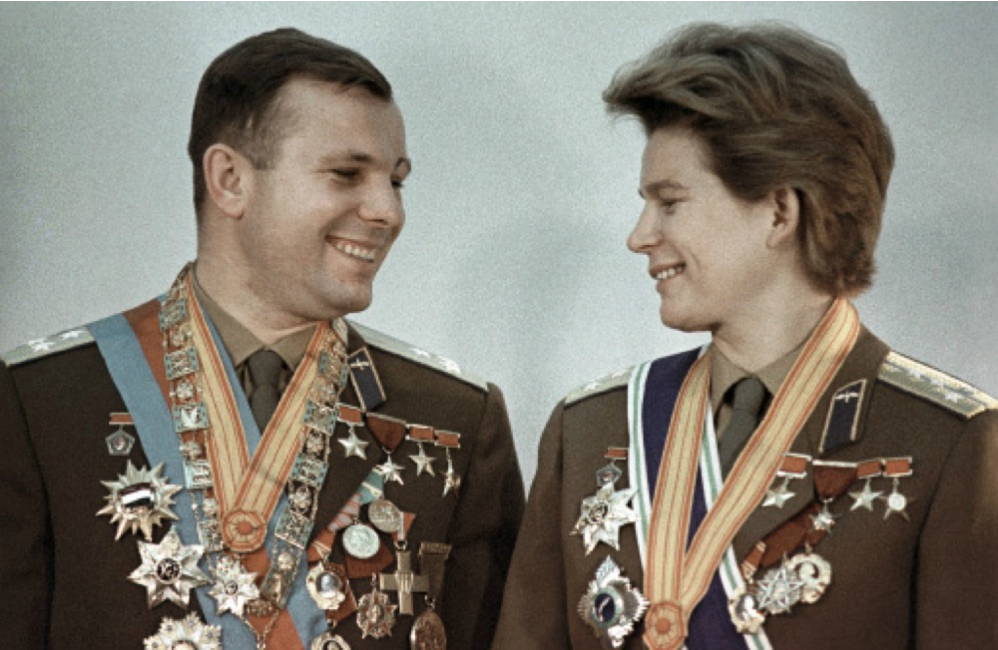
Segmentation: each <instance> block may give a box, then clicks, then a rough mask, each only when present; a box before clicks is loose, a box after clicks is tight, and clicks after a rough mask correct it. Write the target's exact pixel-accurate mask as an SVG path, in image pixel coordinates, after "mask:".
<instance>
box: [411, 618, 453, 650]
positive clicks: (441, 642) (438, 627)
mask: <svg viewBox="0 0 998 650" xmlns="http://www.w3.org/2000/svg"><path fill="white" fill-rule="evenodd" d="M409 644H410V647H411V648H412V650H446V648H447V631H446V630H445V629H444V622H443V621H442V620H441V619H440V616H438V615H437V613H436V612H435V611H433V610H432V609H428V610H426V611H425V612H423V613H422V614H420V615H419V616H418V617H417V618H416V621H415V622H414V623H413V624H412V631H411V632H410V633H409Z"/></svg>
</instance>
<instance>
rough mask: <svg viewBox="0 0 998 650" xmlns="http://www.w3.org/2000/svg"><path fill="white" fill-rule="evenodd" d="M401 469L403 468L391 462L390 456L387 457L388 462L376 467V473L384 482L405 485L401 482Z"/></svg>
mask: <svg viewBox="0 0 998 650" xmlns="http://www.w3.org/2000/svg"><path fill="white" fill-rule="evenodd" d="M403 469H405V468H403V467H402V466H401V465H399V464H398V463H396V462H395V461H394V460H392V457H391V454H389V455H388V460H386V461H385V462H384V463H382V464H381V465H378V467H377V470H378V473H379V474H381V475H382V476H383V477H385V480H386V481H395V482H396V483H398V484H399V485H405V484H404V483H403V482H402V474H401V472H402V470H403Z"/></svg>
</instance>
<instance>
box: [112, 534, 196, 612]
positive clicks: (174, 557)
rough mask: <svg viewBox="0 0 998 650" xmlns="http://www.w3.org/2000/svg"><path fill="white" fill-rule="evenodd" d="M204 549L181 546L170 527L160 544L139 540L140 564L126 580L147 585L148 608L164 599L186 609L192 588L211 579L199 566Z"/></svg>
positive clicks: (194, 545)
mask: <svg viewBox="0 0 998 650" xmlns="http://www.w3.org/2000/svg"><path fill="white" fill-rule="evenodd" d="M203 554H204V548H203V547H202V546H200V545H198V544H191V545H190V546H184V545H183V544H181V543H180V536H179V535H177V531H175V530H172V529H171V530H170V532H169V533H167V534H166V537H164V538H163V541H162V542H160V543H159V544H153V543H152V542H143V541H139V555H140V556H141V557H142V564H141V565H140V566H139V568H137V569H135V570H134V571H132V573H131V574H130V575H129V576H128V579H129V580H131V581H132V582H134V583H136V584H139V585H142V586H143V587H145V588H146V603H147V604H148V605H149V609H152V608H153V607H155V606H157V605H159V604H160V603H162V602H163V601H164V600H169V601H170V602H172V603H176V604H177V605H180V606H181V607H183V608H184V609H187V603H188V602H189V601H190V597H191V589H193V588H194V587H198V586H200V585H204V584H208V583H209V582H210V580H209V578H208V576H207V575H206V574H205V573H204V571H202V570H201V569H199V568H198V561H199V560H200V559H201V556H202V555H203Z"/></svg>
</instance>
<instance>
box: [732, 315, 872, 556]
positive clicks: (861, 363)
mask: <svg viewBox="0 0 998 650" xmlns="http://www.w3.org/2000/svg"><path fill="white" fill-rule="evenodd" d="M889 351H890V349H889V348H888V347H887V345H886V344H885V343H883V342H882V341H881V340H880V339H878V338H877V337H875V336H874V335H873V334H871V333H870V332H869V331H868V330H867V329H866V327H862V329H861V330H860V334H859V338H858V339H857V340H856V345H855V346H854V347H853V350H852V352H850V353H849V356H848V357H847V358H846V360H845V363H843V364H842V367H841V368H840V369H839V372H838V374H836V375H835V379H833V380H832V383H831V385H830V386H829V388H828V390H827V391H826V392H825V394H824V395H822V397H821V399H820V400H819V401H818V404H817V406H815V409H814V412H813V413H811V416H810V417H809V418H808V419H807V422H805V423H804V427H803V428H802V429H801V432H800V433H799V434H798V435H797V437H796V438H795V439H794V442H793V444H792V445H791V447H790V451H791V452H792V453H797V454H807V455H808V456H810V457H811V458H812V459H834V458H836V457H841V456H843V455H847V454H848V450H849V449H851V448H852V447H853V445H855V444H857V443H858V442H860V441H861V440H862V439H863V435H864V433H865V428H866V419H867V415H868V413H869V404H870V397H871V393H872V390H873V386H874V384H875V383H876V381H877V374H878V372H879V370H880V365H881V363H882V362H883V360H884V357H886V356H887V353H888V352H889ZM862 381H865V384H864V385H863V388H862V397H861V400H860V402H859V409H858V411H856V412H855V414H854V417H853V416H852V415H850V422H854V423H855V433H854V435H852V436H851V437H849V438H845V437H842V436H839V437H838V439H837V440H835V437H834V436H826V435H825V434H826V427H828V424H829V409H830V408H831V407H832V404H833V398H834V397H835V395H836V394H839V391H842V390H844V389H846V387H850V388H849V390H850V391H851V390H853V388H852V387H854V386H855V385H856V382H862ZM823 443H824V444H823ZM829 447H833V448H829ZM782 480H783V479H774V482H773V485H774V486H777V485H779V483H780V482H782ZM789 488H790V491H791V492H793V493H794V497H793V498H791V499H790V500H788V501H787V502H786V503H785V504H784V505H783V508H775V507H768V508H763V507H761V506H760V507H758V508H756V509H755V511H754V512H753V513H752V514H751V515H750V516H749V518H748V519H747V520H746V522H745V524H744V525H743V526H742V528H741V529H740V530H739V532H738V535H737V536H736V537H735V540H734V547H735V553H736V555H737V557H738V558H743V557H745V555H746V554H747V553H748V551H749V550H750V549H751V547H752V546H753V545H754V544H755V543H756V542H757V541H759V540H761V539H762V538H764V537H765V536H766V535H767V534H768V533H769V532H770V531H772V530H773V529H774V528H776V527H777V526H779V525H780V524H782V523H783V522H785V521H787V520H788V519H791V518H792V517H794V516H796V515H797V514H799V513H800V511H801V510H803V509H804V508H805V507H806V506H807V505H808V504H810V503H811V502H812V501H813V500H814V499H815V490H814V477H813V474H812V468H811V467H810V466H809V467H808V475H807V476H805V477H804V478H802V479H794V480H791V481H790V486H789Z"/></svg>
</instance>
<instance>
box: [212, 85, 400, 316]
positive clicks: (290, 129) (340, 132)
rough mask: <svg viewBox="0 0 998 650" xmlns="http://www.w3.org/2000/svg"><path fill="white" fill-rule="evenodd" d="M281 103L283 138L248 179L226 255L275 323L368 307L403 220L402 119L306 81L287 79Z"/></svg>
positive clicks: (389, 106)
mask: <svg viewBox="0 0 998 650" xmlns="http://www.w3.org/2000/svg"><path fill="white" fill-rule="evenodd" d="M277 101H278V102H279V106H280V108H279V111H280V113H281V115H280V116H279V117H278V119H280V120H283V121H284V122H283V123H282V126H281V128H280V131H281V133H283V137H282V139H281V141H280V143H279V144H278V146H277V147H276V151H275V153H274V159H273V160H272V161H271V164H270V165H269V167H268V168H267V169H263V170H258V169H254V170H252V171H251V172H250V174H249V176H248V183H249V185H248V198H247V203H246V210H245V212H244V214H243V216H242V219H241V222H240V224H239V228H238V233H239V234H238V237H237V240H238V241H237V244H236V246H237V247H238V249H239V250H238V251H232V254H231V257H232V259H233V260H235V261H236V262H237V263H241V264H242V265H243V266H244V267H245V268H244V269H243V273H242V276H243V277H244V278H246V279H247V283H248V286H246V287H244V288H245V289H246V290H247V291H248V292H249V293H250V294H251V296H252V297H253V298H254V299H255V300H256V302H257V303H258V308H259V309H269V310H273V311H272V314H271V315H270V316H271V317H272V318H274V319H275V320H276V319H283V320H288V319H290V320H291V321H315V320H326V319H330V318H334V317H337V316H341V315H344V314H348V313H351V312H357V311H361V310H364V309H366V308H367V307H368V306H369V305H370V304H371V294H372V286H371V285H372V283H373V281H374V276H375V274H376V273H377V272H378V269H379V268H380V267H381V264H382V262H384V260H385V257H386V256H387V255H388V250H389V249H390V248H391V245H392V243H393V242H394V241H395V238H396V237H397V236H398V234H399V232H400V231H401V230H402V225H403V222H404V220H405V216H404V212H403V209H402V196H401V186H402V181H403V180H404V179H405V177H406V176H407V175H408V173H409V169H410V163H409V160H408V158H407V157H406V149H405V130H404V127H403V124H402V115H401V113H400V112H399V109H398V107H397V106H396V105H395V104H394V103H391V102H386V101H385V100H383V99H379V98H377V97H374V96H373V95H370V94H369V93H368V92H367V91H365V90H363V89H358V88H354V89H349V90H345V89H344V88H343V87H341V86H338V85H335V84H331V83H326V82H321V81H316V80H311V79H292V80H291V81H289V82H288V83H287V84H286V85H285V86H284V88H282V89H281V91H280V93H279V96H278V98H277Z"/></svg>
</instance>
